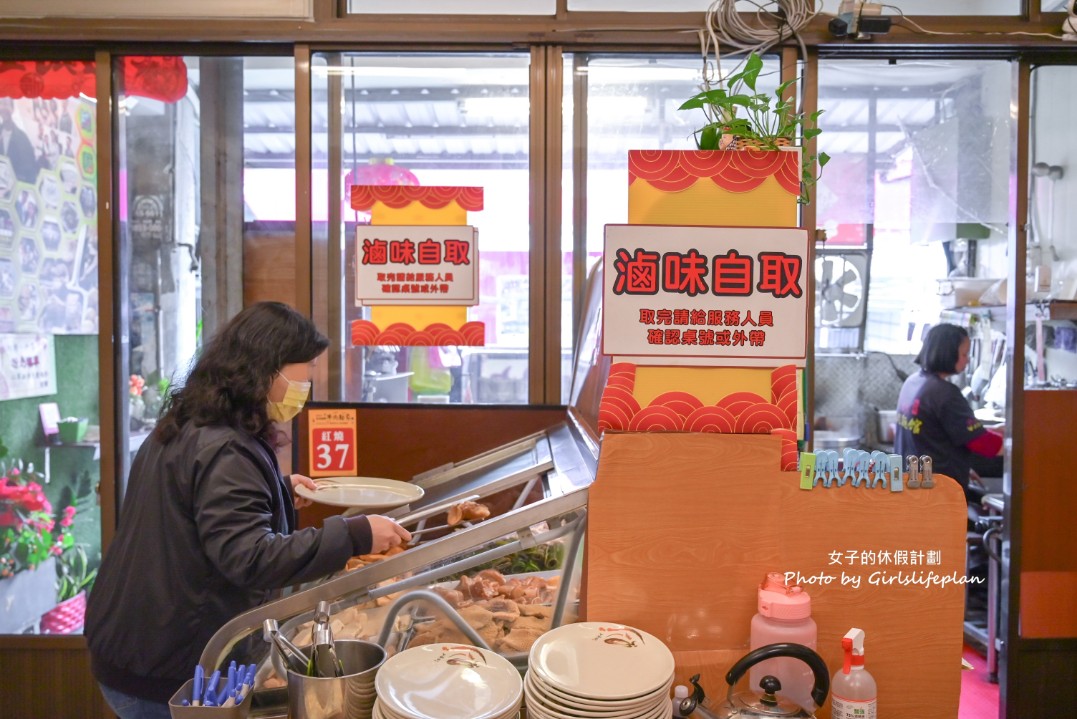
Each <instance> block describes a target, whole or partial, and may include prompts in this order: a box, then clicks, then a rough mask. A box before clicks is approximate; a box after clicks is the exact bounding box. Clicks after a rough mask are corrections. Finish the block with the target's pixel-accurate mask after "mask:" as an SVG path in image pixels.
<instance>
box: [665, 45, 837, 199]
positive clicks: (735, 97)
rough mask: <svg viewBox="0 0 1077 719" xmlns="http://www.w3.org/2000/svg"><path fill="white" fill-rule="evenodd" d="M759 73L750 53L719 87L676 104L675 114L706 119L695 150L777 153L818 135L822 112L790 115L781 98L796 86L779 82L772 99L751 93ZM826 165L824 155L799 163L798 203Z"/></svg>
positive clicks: (790, 104)
mask: <svg viewBox="0 0 1077 719" xmlns="http://www.w3.org/2000/svg"><path fill="white" fill-rule="evenodd" d="M762 69H763V60H762V58H760V57H759V55H757V54H756V53H754V52H753V53H752V54H751V55H749V56H748V59H747V60H745V62H744V67H743V68H742V69H741V70H740V71H739V72H736V73H734V74H732V75H730V76H729V77H727V78H725V79H724V80H723V81H722V84H723V86H722V87H707V88H705V89H704V90H703V91H702V92H700V93H698V94H697V95H695V96H693V97H691V98H689V99H688V100H686V101H685V102H684V103H682V104H681V106H680V108H679V109H681V110H696V109H700V110H703V113H704V115H705V117H706V120H707V122H706V123H705V124H704V125H703V126H702V127H700V128H699V129H698V130H696V131H695V132H694V133H693V136H694V137H695V141H696V146H697V147H698V148H699V149H700V150H740V149H745V148H747V147H755V148H757V149H760V150H777V149H779V148H781V147H787V146H791V145H796V144H797V143H798V142H799V143H803V142H806V141H808V140H811V139H812V138H814V137H817V136H818V135H819V133H821V132H822V130H821V129H819V125H818V120H819V115H821V114H822V112H823V111H822V110H816V111H815V112H812V113H810V114H805V113H803V112H796V108H795V107H794V104H793V101H792V100H790V99H788V98H786V97H784V95H785V93H786V91H787V90H788V89H789V87H790V86H791V85H793V83H795V82H796V80H787V81H786V82H783V83H782V84H781V85H779V86H778V88H777V89H776V90H775V91H774V93H773V96H771V95H770V94H767V93H765V92H757V91H756V82H757V81H758V79H759V73H760V71H761V70H762ZM829 161H830V156H829V155H827V154H826V153H825V152H820V153H816V154H812V155H810V156H808V157H804V158H802V162H801V177H800V180H801V182H800V197H799V198H798V202H800V203H801V204H806V203H807V202H808V201H809V199H810V196H809V195H808V190H809V188H810V187H811V186H812V185H814V184H815V183H816V181H817V180H818V175H817V174H816V173H815V165H816V163H818V165H819V168H820V169H821V168H822V167H823V166H824V165H826V163H827V162H829Z"/></svg>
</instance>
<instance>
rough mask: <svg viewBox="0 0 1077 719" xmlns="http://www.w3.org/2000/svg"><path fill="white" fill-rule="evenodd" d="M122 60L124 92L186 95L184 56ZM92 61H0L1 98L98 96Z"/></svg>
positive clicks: (172, 98) (168, 98)
mask: <svg viewBox="0 0 1077 719" xmlns="http://www.w3.org/2000/svg"><path fill="white" fill-rule="evenodd" d="M121 62H122V63H123V84H122V87H120V88H119V90H120V92H122V93H124V94H125V95H129V96H132V95H137V96H139V97H148V98H151V99H154V100H160V101H162V102H176V101H178V100H179V99H180V98H182V97H183V96H184V95H186V94H187V65H186V63H185V62H184V61H183V58H182V57H158V56H134V55H132V56H127V57H124V58H122V59H121ZM94 68H95V66H94V63H93V62H83V61H81V60H71V61H51V60H13V61H12V60H7V61H0V97H11V98H15V99H19V98H24V97H25V98H41V99H45V100H49V99H54V98H55V99H59V100H63V99H66V98H69V97H77V96H78V95H80V94H81V95H86V96H87V97H91V98H92V97H95V96H96V93H97V78H96V76H95V75H94V72H95V69H94Z"/></svg>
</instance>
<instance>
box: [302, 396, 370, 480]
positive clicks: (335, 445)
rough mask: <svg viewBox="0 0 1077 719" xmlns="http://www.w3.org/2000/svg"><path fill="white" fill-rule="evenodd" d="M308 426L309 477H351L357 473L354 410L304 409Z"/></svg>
mask: <svg viewBox="0 0 1077 719" xmlns="http://www.w3.org/2000/svg"><path fill="white" fill-rule="evenodd" d="M307 426H308V427H309V428H310V437H309V444H308V445H307V446H309V447H310V468H309V471H308V473H309V475H310V476H311V477H335V476H345V477H354V476H355V475H356V474H358V462H357V461H356V456H355V427H356V416H355V410H354V409H311V410H308V412H307Z"/></svg>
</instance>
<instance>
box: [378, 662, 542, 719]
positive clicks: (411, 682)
mask: <svg viewBox="0 0 1077 719" xmlns="http://www.w3.org/2000/svg"><path fill="white" fill-rule="evenodd" d="M375 687H376V688H377V691H378V698H377V700H376V701H375V702H374V711H373V714H372V716H373V719H515V717H517V716H518V714H519V712H520V705H521V704H522V703H523V680H522V679H521V678H520V672H519V670H517V669H516V667H514V666H513V665H512V663H511V662H510V661H509V660H508V659H505V658H504V657H502V656H501V655H500V654H497V653H495V652H491V651H488V650H485V649H480V648H478V647H472V646H469V645H465V644H429V645H426V646H421V647H412V648H411V649H405V650H404V651H402V652H400V653H399V654H397V655H395V656H393V657H390V658H389V659H388V660H387V661H386V662H385V664H383V665H382V667H381V669H379V670H378V676H377V679H376V680H375Z"/></svg>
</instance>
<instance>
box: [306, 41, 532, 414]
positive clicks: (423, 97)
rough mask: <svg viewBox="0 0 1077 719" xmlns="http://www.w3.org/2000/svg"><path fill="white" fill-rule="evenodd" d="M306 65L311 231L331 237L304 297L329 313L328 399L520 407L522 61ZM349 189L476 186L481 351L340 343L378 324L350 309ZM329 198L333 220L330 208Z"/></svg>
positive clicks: (523, 398)
mask: <svg viewBox="0 0 1077 719" xmlns="http://www.w3.org/2000/svg"><path fill="white" fill-rule="evenodd" d="M312 65H313V67H312V90H313V97H314V100H313V103H314V109H313V115H314V124H313V129H312V131H313V136H312V139H311V142H312V145H313V162H314V167H313V169H312V175H313V178H314V179H313V182H314V191H313V192H312V195H313V196H314V199H313V200H312V201H313V206H312V213H313V220H314V228H313V232H314V235H315V238H316V241H317V238H318V237H320V236H323V235H324V236H326V237H329V238H331V239H330V240H329V244H330V247H335V248H336V249H334V250H331V252H332V253H335V256H336V257H337V258H338V259H337V260H336V262H337V264H338V266H339V267H340V268H341V269H340V271H339V273H338V274H337V275H336V277H337V278H338V279H337V281H336V284H337V286H336V287H322V288H320V290H319V289H316V291H322V292H325V293H326V295H325V300H324V301H325V302H326V303H327V304H329V306H333V305H334V303H338V304H336V306H339V307H340V313H339V315H340V318H341V322H340V324H339V325H336V326H334V327H333V328H331V329H332V331H333V339H334V342H335V343H336V349H335V350H331V351H332V352H333V357H332V358H331V360H330V361H331V362H334V361H335V362H339V365H340V381H339V387H338V388H337V391H338V392H339V397H340V398H341V399H345V400H350V401H370V402H452V403H457V402H462V403H498V404H512V403H526V402H527V401H528V352H529V348H528V345H529V325H530V323H529V307H530V295H529V287H530V277H529V272H530V257H529V251H530V224H529V220H528V218H529V216H530V212H531V207H530V191H529V187H530V185H529V182H530V156H529V141H530V119H529V111H530V108H529V66H530V55H527V54H451V55H450V54H444V55H434V54H410V55H388V54H387V55H365V54H364V55H360V54H344V55H336V54H335V55H330V54H326V55H321V54H319V55H317V56H315V58H314V59H313V62H312ZM353 185H412V186H449V187H481V188H482V190H483V208H482V209H481V210H478V211H469V212H468V213H467V222H468V224H470V225H473V226H474V227H475V228H476V229H477V232H478V244H479V263H480V264H479V267H480V268H481V273H480V276H479V302H478V304H477V305H475V306H470V307H467V311H466V320H467V321H468V322H481V323H483V325H484V335H485V345H484V346H481V347H480V346H469V347H464V346H460V347H455V346H450V347H400V346H396V345H391V344H388V343H386V344H384V345H378V346H371V345H364V346H356V345H353V344H352V341H351V329H352V323H353V322H356V321H359V320H371V321H373V322H375V323H377V322H378V321H380V320H379V319H378V317H382V316H384V315H381V314H380V310H382V309H384V308H371V307H360V306H357V303H356V295H355V268H356V262H357V257H358V255H359V253H358V252H357V248H356V233H357V229H358V228H359V227H360V226H363V225H368V224H370V223H371V222H372V216H371V214H370V213H369V212H361V211H356V210H353V209H352V208H351V206H350V202H349V197H350V189H351V187H352V186H353ZM323 193H324V194H323ZM319 197H325V198H326V201H325V203H324V204H323V203H321V202H320V201H319V199H318V198H319ZM334 197H335V198H338V199H333V198H334ZM338 201H339V203H340V212H339V215H337V216H338V217H339V218H340V220H339V222H336V221H334V216H333V215H331V214H329V208H331V206H332V205H333V204H334V203H335V202H338ZM384 224H409V223H407V222H400V221H398V222H391V223H384ZM420 224H421V223H420ZM444 224H456V223H455V222H446V223H444ZM331 284H332V283H331ZM330 293H334V294H332V295H331V294H330ZM424 327H425V325H424ZM379 328H380V329H381V330H384V329H385V327H384V326H379ZM413 329H422V328H419V327H415V328H413ZM330 372H331V373H332V372H333V369H332V364H331V366H330Z"/></svg>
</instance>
